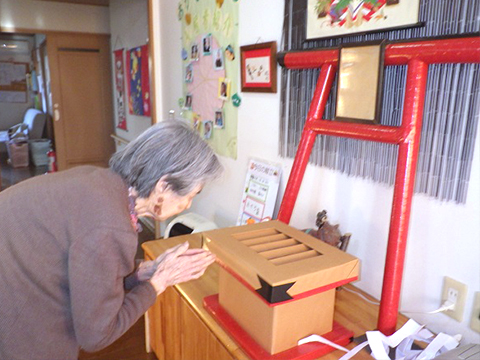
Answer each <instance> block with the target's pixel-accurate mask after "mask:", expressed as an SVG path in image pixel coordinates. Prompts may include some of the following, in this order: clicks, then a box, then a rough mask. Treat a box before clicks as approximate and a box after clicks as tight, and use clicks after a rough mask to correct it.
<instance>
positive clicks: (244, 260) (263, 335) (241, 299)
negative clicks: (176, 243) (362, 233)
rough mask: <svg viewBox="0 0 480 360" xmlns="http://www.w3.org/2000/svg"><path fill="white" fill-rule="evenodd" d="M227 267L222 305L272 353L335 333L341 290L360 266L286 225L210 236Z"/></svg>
mask: <svg viewBox="0 0 480 360" xmlns="http://www.w3.org/2000/svg"><path fill="white" fill-rule="evenodd" d="M203 236H204V237H203V240H204V246H206V247H207V248H208V249H210V250H211V251H212V252H213V253H215V254H216V255H217V260H218V262H219V263H220V265H222V269H221V271H220V280H219V304H220V305H221V306H222V308H224V309H225V310H226V311H227V312H228V313H229V315H230V316H231V317H232V318H233V319H234V320H235V321H236V322H238V323H239V325H240V326H242V327H243V329H244V330H245V331H246V332H248V333H249V335H250V336H251V337H252V339H253V340H254V341H256V342H257V343H258V344H259V345H260V346H262V347H263V348H264V349H265V350H266V351H268V352H269V353H270V354H276V353H279V352H281V351H284V350H287V349H290V348H292V347H295V346H297V341H298V340H300V339H302V338H304V337H306V336H308V335H311V334H319V335H323V334H325V333H328V332H330V331H331V330H332V326H333V310H334V301H335V288H336V287H338V286H340V285H343V284H346V283H348V282H351V281H354V280H356V279H357V278H358V274H359V261H358V259H357V258H355V257H353V256H351V255H349V254H346V253H344V252H342V251H340V250H338V249H337V248H335V247H333V246H330V245H328V244H325V243H324V242H322V241H320V240H318V239H316V238H314V237H312V236H310V235H307V234H305V233H303V232H301V231H299V230H296V229H295V228H293V227H291V226H288V225H286V224H284V223H282V222H280V221H269V222H263V223H258V224H251V225H244V226H237V227H232V228H225V229H218V230H213V231H208V232H205V233H204V234H203Z"/></svg>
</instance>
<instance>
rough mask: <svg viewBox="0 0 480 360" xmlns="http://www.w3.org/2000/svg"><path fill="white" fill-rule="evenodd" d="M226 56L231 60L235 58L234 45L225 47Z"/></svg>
mask: <svg viewBox="0 0 480 360" xmlns="http://www.w3.org/2000/svg"><path fill="white" fill-rule="evenodd" d="M225 58H226V59H227V60H229V61H233V60H235V52H234V51H233V47H232V45H228V46H227V47H226V48H225Z"/></svg>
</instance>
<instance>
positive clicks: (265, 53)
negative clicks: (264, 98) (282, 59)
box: [240, 41, 277, 93]
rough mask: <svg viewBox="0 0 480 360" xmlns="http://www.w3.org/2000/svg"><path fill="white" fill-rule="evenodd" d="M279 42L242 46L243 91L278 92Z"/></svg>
mask: <svg viewBox="0 0 480 360" xmlns="http://www.w3.org/2000/svg"><path fill="white" fill-rule="evenodd" d="M276 56H277V43H276V42H275V41H271V42H266V43H261V44H254V45H246V46H241V47H240V67H241V76H242V91H244V92H271V93H276V92H277V61H276Z"/></svg>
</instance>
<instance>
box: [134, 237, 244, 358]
mask: <svg viewBox="0 0 480 360" xmlns="http://www.w3.org/2000/svg"><path fill="white" fill-rule="evenodd" d="M174 239H175V240H174ZM182 240H183V241H185V240H188V241H189V242H190V243H191V247H200V242H201V237H199V236H197V235H195V234H193V235H186V236H179V237H176V238H173V239H167V240H157V241H150V242H147V243H144V244H143V245H142V246H143V249H144V250H145V254H146V258H147V259H153V258H155V257H157V256H158V255H160V254H161V253H163V252H164V251H165V250H166V249H168V248H170V247H172V246H174V245H177V244H179V243H181V242H182ZM217 292H218V265H217V264H213V265H211V266H210V267H209V268H208V270H207V271H206V272H205V274H204V275H203V276H202V278H201V279H198V280H194V281H190V282H188V283H184V284H180V285H177V286H174V287H170V288H167V290H165V292H164V293H163V294H161V295H160V296H158V298H157V301H156V302H155V305H153V306H152V307H151V308H150V309H149V310H148V312H147V316H146V319H147V321H146V332H147V335H146V336H147V344H150V347H151V349H152V350H153V351H154V352H155V355H156V356H157V358H158V359H159V360H247V359H248V357H247V356H246V355H245V354H244V352H243V351H242V350H241V349H240V348H239V347H238V345H237V344H236V343H235V342H234V341H233V340H232V339H231V338H230V336H229V335H228V334H227V333H226V332H225V331H224V330H223V329H222V328H221V327H220V326H219V325H218V324H217V323H216V322H215V320H214V319H213V318H212V317H211V316H210V315H209V314H208V313H207V311H206V310H205V309H204V308H203V298H204V297H205V296H208V295H212V294H216V293H217ZM147 346H148V345H147Z"/></svg>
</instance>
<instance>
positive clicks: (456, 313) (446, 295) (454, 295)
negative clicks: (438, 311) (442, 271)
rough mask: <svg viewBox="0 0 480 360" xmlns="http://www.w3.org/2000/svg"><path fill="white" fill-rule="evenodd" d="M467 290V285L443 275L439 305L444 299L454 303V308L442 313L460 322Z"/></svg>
mask: <svg viewBox="0 0 480 360" xmlns="http://www.w3.org/2000/svg"><path fill="white" fill-rule="evenodd" d="M467 291H468V287H467V285H465V284H462V283H461V282H458V281H456V280H453V279H452V278H449V277H448V276H445V278H444V281H443V291H442V303H441V304H440V305H443V304H444V303H445V301H450V302H452V303H454V304H455V308H454V309H453V310H446V311H444V312H443V313H444V314H445V315H448V316H450V317H451V318H453V319H455V320H457V321H459V322H462V321H463V313H464V309H465V301H466V299H467Z"/></svg>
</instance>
